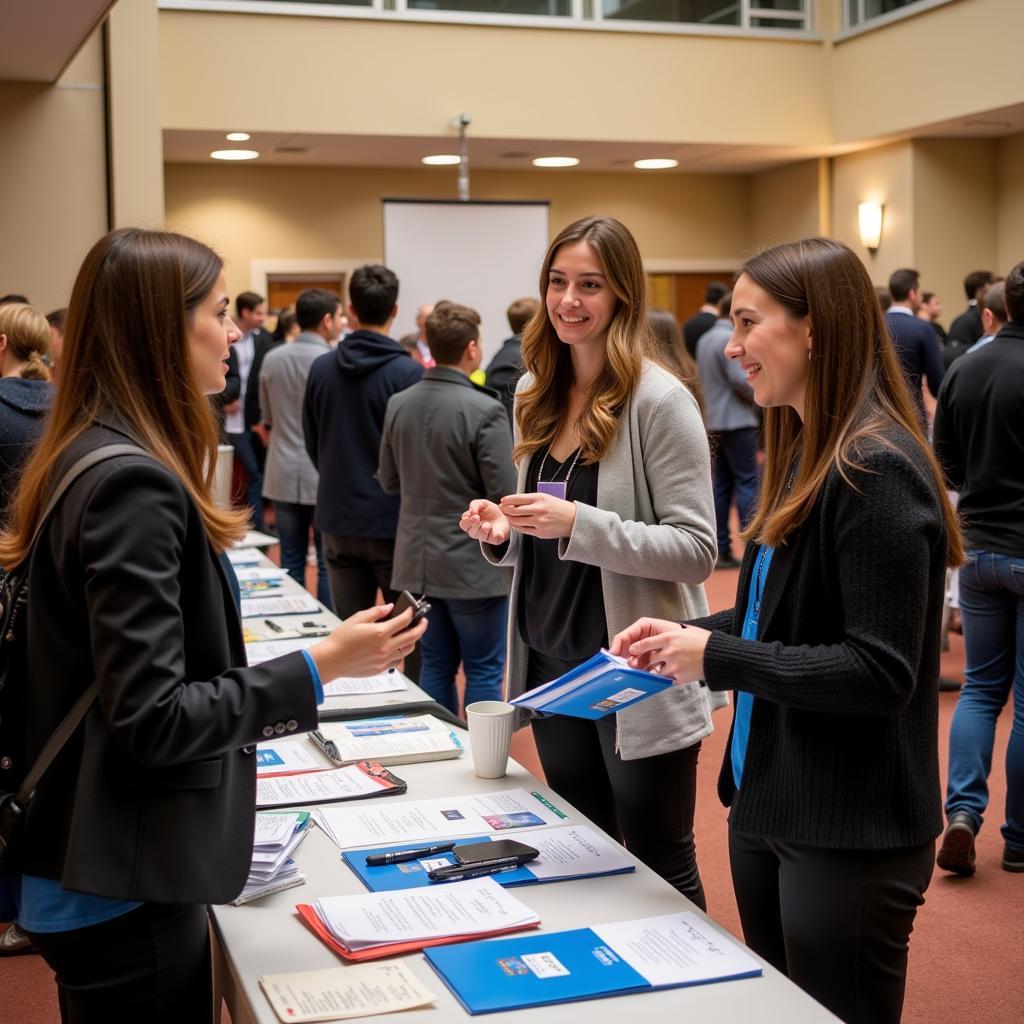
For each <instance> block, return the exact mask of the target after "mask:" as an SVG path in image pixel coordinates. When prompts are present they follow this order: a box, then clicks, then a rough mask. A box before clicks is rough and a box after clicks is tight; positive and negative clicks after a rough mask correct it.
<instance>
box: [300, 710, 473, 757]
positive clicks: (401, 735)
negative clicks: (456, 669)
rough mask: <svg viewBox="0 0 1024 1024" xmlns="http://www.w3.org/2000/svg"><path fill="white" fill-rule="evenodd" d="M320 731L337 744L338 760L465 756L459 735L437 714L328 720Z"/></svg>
mask: <svg viewBox="0 0 1024 1024" xmlns="http://www.w3.org/2000/svg"><path fill="white" fill-rule="evenodd" d="M320 732H321V733H322V734H323V736H324V737H325V738H326V739H327V740H329V741H330V742H331V743H333V744H334V754H335V755H336V760H335V763H336V764H355V763H356V762H358V761H376V762H378V763H379V764H414V763H418V762H421V761H446V760H448V759H450V758H455V757H461V756H462V743H461V742H460V740H459V737H458V736H457V735H456V734H455V733H454V732H453V731H452V728H451V726H449V725H446V724H444V723H443V722H441V721H439V720H438V719H436V718H434V717H433V715H410V716H409V717H408V718H401V717H395V718H361V719H358V720H355V721H349V722H324V723H323V725H322V726H321V728H320ZM329 756H331V755H330V754H329ZM333 759H334V758H333V757H332V760H333Z"/></svg>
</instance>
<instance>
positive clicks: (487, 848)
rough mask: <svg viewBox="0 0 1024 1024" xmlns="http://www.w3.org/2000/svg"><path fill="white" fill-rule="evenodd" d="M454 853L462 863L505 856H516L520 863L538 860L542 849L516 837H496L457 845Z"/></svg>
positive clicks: (471, 863)
mask: <svg viewBox="0 0 1024 1024" xmlns="http://www.w3.org/2000/svg"><path fill="white" fill-rule="evenodd" d="M452 853H453V854H454V856H455V859H456V860H457V861H458V862H459V863H460V864H465V865H467V866H470V867H471V866H472V865H473V864H475V863H477V862H478V861H491V860H499V859H501V858H503V857H515V858H516V860H518V861H519V863H520V864H526V863H527V862H528V861H531V860H536V859H537V858H538V857H539V856H540V851H539V850H535V849H534V848H533V847H532V846H527V845H526V843H518V842H516V841H515V840H514V839H494V840H492V841H491V842H489V843H465V844H463V845H462V846H456V847H455V849H454V850H452Z"/></svg>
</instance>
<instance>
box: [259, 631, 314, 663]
mask: <svg viewBox="0 0 1024 1024" xmlns="http://www.w3.org/2000/svg"><path fill="white" fill-rule="evenodd" d="M322 639H323V637H317V636H300V637H296V638H295V639H293V640H265V641H260V642H253V643H251V644H246V645H245V655H246V658H247V659H248V661H249V664H250V665H260V664H262V663H263V662H264V661H270V659H271V658H280V657H282V656H283V655H285V654H294V653H295V652H296V651H306V650H309V648H310V647H312V646H313V644H315V643H319V642H320V641H321V640H322Z"/></svg>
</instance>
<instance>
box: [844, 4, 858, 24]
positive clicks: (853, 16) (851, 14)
mask: <svg viewBox="0 0 1024 1024" xmlns="http://www.w3.org/2000/svg"><path fill="white" fill-rule="evenodd" d="M856 24H857V0H846V25H847V27H848V28H853V26H854V25H856Z"/></svg>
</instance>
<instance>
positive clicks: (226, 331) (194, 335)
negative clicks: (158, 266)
mask: <svg viewBox="0 0 1024 1024" xmlns="http://www.w3.org/2000/svg"><path fill="white" fill-rule="evenodd" d="M241 336H242V332H241V331H239V329H238V328H237V327H236V326H235V325H234V323H233V322H232V320H231V318H230V317H229V316H228V286H227V280H226V279H225V277H224V274H223V272H221V274H220V276H219V277H218V278H217V283H216V284H215V285H214V286H213V288H212V289H211V290H210V292H209V293H208V294H207V295H206V296H205V297H204V298H203V300H202V301H201V302H200V303H199V305H198V306H196V308H195V309H194V310H193V311H192V322H191V324H190V325H189V330H188V345H189V350H190V352H191V355H192V372H193V373H194V374H195V377H196V383H197V384H198V385H199V390H200V391H201V392H202V393H203V394H204V395H219V394H220V393H221V392H222V391H223V390H224V378H225V375H226V374H227V372H228V345H230V344H231V342H233V341H238V339H239V338H240V337H241Z"/></svg>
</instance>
